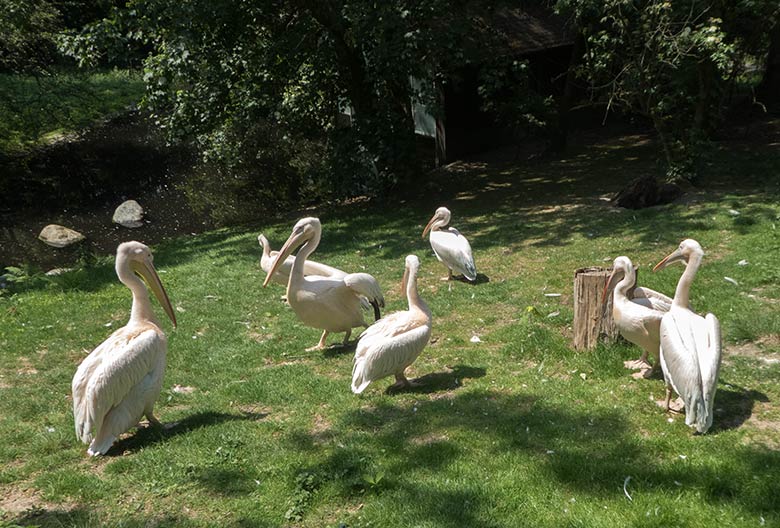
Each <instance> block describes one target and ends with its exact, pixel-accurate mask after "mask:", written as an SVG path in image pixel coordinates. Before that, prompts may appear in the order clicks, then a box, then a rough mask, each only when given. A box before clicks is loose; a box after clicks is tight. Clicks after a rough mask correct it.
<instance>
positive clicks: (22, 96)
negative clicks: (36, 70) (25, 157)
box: [0, 70, 143, 154]
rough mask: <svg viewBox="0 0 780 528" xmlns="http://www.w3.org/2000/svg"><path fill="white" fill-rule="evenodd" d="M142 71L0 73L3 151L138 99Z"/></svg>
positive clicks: (0, 142)
mask: <svg viewBox="0 0 780 528" xmlns="http://www.w3.org/2000/svg"><path fill="white" fill-rule="evenodd" d="M142 94H143V84H142V82H141V79H140V78H139V76H138V75H135V74H132V73H130V72H127V71H121V70H113V71H107V72H94V73H78V72H75V73H72V72H66V71H59V72H57V73H56V74H54V75H43V76H28V75H10V74H0V152H2V153H6V154H7V153H10V152H18V151H22V150H25V149H27V148H29V147H31V146H35V145H37V144H40V143H41V142H45V141H46V140H50V139H52V138H53V137H56V136H57V135H59V134H63V133H67V132H70V131H75V130H79V129H81V128H83V127H86V126H88V125H90V124H92V123H94V122H95V120H97V119H100V118H102V117H105V116H106V115H110V114H114V113H117V112H121V111H124V110H126V109H127V107H128V106H130V105H133V104H136V103H138V101H139V100H140V98H141V96H142Z"/></svg>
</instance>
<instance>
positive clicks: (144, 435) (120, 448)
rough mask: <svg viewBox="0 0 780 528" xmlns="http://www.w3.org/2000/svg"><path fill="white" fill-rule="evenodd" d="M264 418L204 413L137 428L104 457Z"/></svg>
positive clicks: (264, 415) (249, 415)
mask: <svg viewBox="0 0 780 528" xmlns="http://www.w3.org/2000/svg"><path fill="white" fill-rule="evenodd" d="M266 416H268V415H267V414H266V413H242V414H227V413H220V412H214V411H206V412H200V413H197V414H193V415H191V416H188V417H187V418H185V419H183V420H179V421H178V422H173V423H168V424H163V427H162V428H160V427H154V426H148V427H139V428H138V429H137V430H136V432H135V434H133V435H132V436H130V437H128V438H125V439H123V440H119V441H118V442H115V443H114V445H113V446H111V449H109V451H108V453H106V456H110V457H116V456H123V455H125V454H126V453H128V452H130V453H132V452H134V451H138V450H139V449H142V448H145V447H149V446H152V445H154V444H157V443H161V442H165V441H166V440H168V439H169V438H173V437H175V436H178V435H181V434H187V433H189V432H190V431H194V430H196V429H200V428H202V427H211V426H214V425H219V424H221V423H223V422H229V421H233V420H262V419H264V418H265V417H266Z"/></svg>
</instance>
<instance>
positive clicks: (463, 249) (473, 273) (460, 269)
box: [430, 227, 477, 281]
mask: <svg viewBox="0 0 780 528" xmlns="http://www.w3.org/2000/svg"><path fill="white" fill-rule="evenodd" d="M430 241H431V248H433V252H434V253H435V254H436V258H437V259H439V260H440V261H441V262H443V263H444V265H445V266H447V267H448V268H450V269H451V270H453V271H455V272H457V273H461V274H463V276H464V277H466V278H467V279H468V280H470V281H473V280H477V267H476V266H475V264H474V256H473V255H472V254H471V245H470V244H469V241H468V240H466V237H464V236H463V235H461V234H460V232H459V231H458V230H457V229H455V228H454V227H449V228H447V229H442V230H436V231H431V235H430Z"/></svg>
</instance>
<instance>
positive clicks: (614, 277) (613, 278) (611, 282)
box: [601, 269, 621, 304]
mask: <svg viewBox="0 0 780 528" xmlns="http://www.w3.org/2000/svg"><path fill="white" fill-rule="evenodd" d="M618 271H619V270H617V269H613V270H612V273H610V274H609V278H608V279H607V283H606V284H605V285H604V289H603V290H602V292H601V304H604V303H606V302H607V293H608V292H610V291H611V290H612V288H614V287H615V284H617V282H618V280H619V279H620V278H621V277H620V274H619V273H618Z"/></svg>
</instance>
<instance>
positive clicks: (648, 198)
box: [613, 175, 682, 209]
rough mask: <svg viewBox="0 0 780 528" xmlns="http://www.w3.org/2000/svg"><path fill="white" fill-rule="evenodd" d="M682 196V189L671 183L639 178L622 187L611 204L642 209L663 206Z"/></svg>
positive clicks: (651, 177)
mask: <svg viewBox="0 0 780 528" xmlns="http://www.w3.org/2000/svg"><path fill="white" fill-rule="evenodd" d="M680 196H682V189H680V187H678V186H677V185H675V184H673V183H664V184H661V183H659V182H658V180H657V179H656V178H655V176H650V175H648V176H640V177H639V178H636V179H634V180H632V181H631V183H629V184H628V185H627V186H626V187H624V188H623V189H622V190H621V191H620V192H618V193H617V196H615V198H614V199H613V202H614V203H615V204H616V205H617V206H618V207H624V208H626V209H643V208H645V207H652V206H654V205H663V204H668V203H671V202H673V201H675V200H676V199H677V198H679V197H680Z"/></svg>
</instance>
